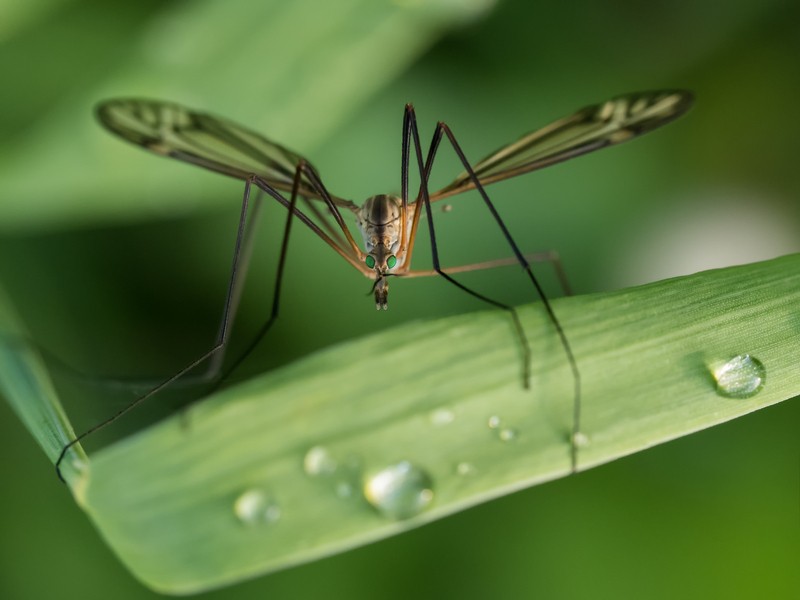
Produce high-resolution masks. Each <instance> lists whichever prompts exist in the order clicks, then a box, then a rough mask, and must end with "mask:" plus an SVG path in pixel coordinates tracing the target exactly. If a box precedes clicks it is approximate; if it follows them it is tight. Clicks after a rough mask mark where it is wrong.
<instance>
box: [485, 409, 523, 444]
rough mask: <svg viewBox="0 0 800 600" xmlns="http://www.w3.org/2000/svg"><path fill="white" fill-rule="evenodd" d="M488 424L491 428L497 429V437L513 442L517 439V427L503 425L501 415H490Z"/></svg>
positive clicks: (502, 440)
mask: <svg viewBox="0 0 800 600" xmlns="http://www.w3.org/2000/svg"><path fill="white" fill-rule="evenodd" d="M486 424H487V425H488V426H489V429H494V430H495V434H496V435H497V439H499V440H500V441H501V442H511V441H513V440H515V439H517V435H519V434H518V432H517V430H516V429H512V428H510V427H502V425H503V423H502V421H501V420H500V417H498V416H497V415H492V416H491V417H489V420H488V421H487V423H486Z"/></svg>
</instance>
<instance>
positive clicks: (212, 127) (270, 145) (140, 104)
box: [97, 99, 355, 209]
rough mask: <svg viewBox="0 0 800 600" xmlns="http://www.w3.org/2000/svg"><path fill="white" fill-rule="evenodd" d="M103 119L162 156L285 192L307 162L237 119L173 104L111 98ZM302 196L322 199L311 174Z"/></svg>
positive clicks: (102, 108) (100, 112)
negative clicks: (255, 180) (255, 179)
mask: <svg viewBox="0 0 800 600" xmlns="http://www.w3.org/2000/svg"><path fill="white" fill-rule="evenodd" d="M97 117H98V119H99V120H100V122H101V123H102V124H103V125H104V126H105V127H106V129H108V130H109V131H111V132H112V133H115V134H116V135H118V136H120V137H121V138H123V139H125V140H127V141H129V142H131V143H133V144H136V145H138V146H141V147H143V148H146V149H147V150H150V151H151V152H155V153H156V154H161V155H163V156H171V157H172V158H177V159H178V160H182V161H184V162H188V163H191V164H195V165H199V166H201V167H203V168H206V169H209V170H211V171H216V172H217V173H222V174H224V175H228V176H230V177H236V178H238V179H247V178H248V177H250V176H252V175H257V176H259V177H261V178H262V179H264V180H265V181H266V182H267V183H269V184H270V185H271V186H273V187H274V188H276V189H279V190H283V191H291V189H292V180H293V178H294V174H295V170H296V167H297V164H298V163H299V162H300V161H301V160H304V159H303V157H302V156H300V155H299V154H296V153H294V152H292V151H291V150H288V149H287V148H284V147H283V146H281V145H279V144H276V143H275V142H271V141H269V140H268V139H266V138H265V137H263V136H261V135H259V134H258V133H255V132H253V131H250V130H249V129H246V128H245V127H242V126H241V125H238V124H237V123H234V122H233V121H228V120H227V119H223V118H220V117H216V116H214V115H210V114H207V113H200V112H195V111H193V110H190V109H188V108H186V107H184V106H180V105H179V104H174V103H170V102H160V101H157V100H135V99H114V100H107V101H105V102H102V103H101V104H99V105H98V106H97ZM306 163H308V164H309V166H310V163H309V162H308V161H307V160H306ZM312 168H313V167H312ZM315 172H316V170H315ZM300 195H301V196H304V197H306V198H316V199H319V194H318V193H317V192H316V191H315V189H314V187H313V186H312V185H311V183H310V182H309V181H308V180H307V179H306V178H305V177H303V180H302V181H301V184H300ZM333 201H334V202H335V203H336V204H337V205H338V206H342V207H347V208H350V209H353V208H355V205H354V204H353V203H352V202H350V201H349V200H344V199H342V198H336V197H333Z"/></svg>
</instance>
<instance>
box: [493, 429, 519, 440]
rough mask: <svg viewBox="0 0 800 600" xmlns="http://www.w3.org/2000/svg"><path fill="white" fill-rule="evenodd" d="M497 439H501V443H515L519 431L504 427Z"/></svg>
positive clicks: (498, 433)
mask: <svg viewBox="0 0 800 600" xmlns="http://www.w3.org/2000/svg"><path fill="white" fill-rule="evenodd" d="M497 437H498V438H500V441H501V442H513V441H514V440H515V439H517V430H516V429H509V428H508V427H504V428H503V429H501V430H499V431H498V432H497Z"/></svg>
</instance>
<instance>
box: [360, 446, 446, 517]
mask: <svg viewBox="0 0 800 600" xmlns="http://www.w3.org/2000/svg"><path fill="white" fill-rule="evenodd" d="M433 496H434V494H433V481H432V480H431V477H430V475H428V474H427V473H426V472H425V471H423V470H422V469H420V468H419V467H417V466H415V465H413V464H411V463H410V462H408V461H407V460H404V461H402V462H399V463H397V464H394V465H390V466H388V467H386V468H385V469H381V470H380V471H378V472H377V473H375V474H373V475H371V476H370V477H369V478H367V479H366V480H365V482H364V498H366V500H367V502H369V503H370V504H371V505H372V506H374V507H375V508H376V509H377V510H378V511H379V512H380V513H381V514H382V515H384V516H386V517H389V518H390V519H408V518H410V517H413V516H415V515H418V514H419V513H421V512H422V511H423V510H425V509H426V508H427V507H428V506H429V505H430V503H431V502H432V501H433Z"/></svg>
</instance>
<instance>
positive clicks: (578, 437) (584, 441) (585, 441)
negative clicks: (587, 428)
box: [572, 431, 589, 448]
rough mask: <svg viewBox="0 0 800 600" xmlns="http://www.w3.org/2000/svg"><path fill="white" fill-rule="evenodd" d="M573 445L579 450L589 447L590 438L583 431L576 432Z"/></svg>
mask: <svg viewBox="0 0 800 600" xmlns="http://www.w3.org/2000/svg"><path fill="white" fill-rule="evenodd" d="M572 443H573V444H575V447H577V448H585V447H586V446H588V445H589V436H588V435H586V434H585V433H583V432H582V431H576V432H575V433H574V434H573V436H572Z"/></svg>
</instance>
